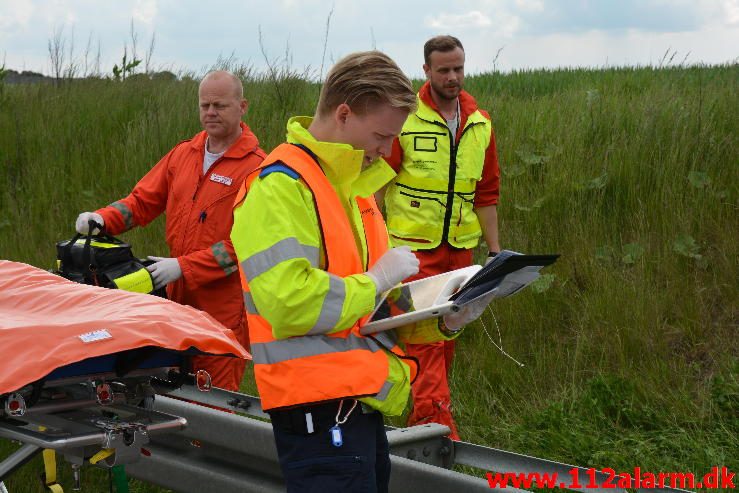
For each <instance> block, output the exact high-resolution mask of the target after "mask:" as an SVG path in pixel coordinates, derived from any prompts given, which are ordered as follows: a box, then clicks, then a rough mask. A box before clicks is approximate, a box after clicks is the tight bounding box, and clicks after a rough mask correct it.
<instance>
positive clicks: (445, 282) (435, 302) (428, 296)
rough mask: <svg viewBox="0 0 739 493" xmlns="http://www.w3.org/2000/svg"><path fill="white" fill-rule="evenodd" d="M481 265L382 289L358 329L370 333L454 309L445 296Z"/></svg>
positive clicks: (437, 315) (441, 314) (458, 286)
mask: <svg viewBox="0 0 739 493" xmlns="http://www.w3.org/2000/svg"><path fill="white" fill-rule="evenodd" d="M481 268H482V267H481V266H479V265H471V266H469V267H464V268H462V269H457V270H453V271H450V272H445V273H443V274H437V275H435V276H431V277H426V278H424V279H419V280H417V281H412V282H409V283H406V284H401V285H399V286H398V287H396V288H393V289H391V290H390V291H387V292H385V293H383V295H382V297H381V298H380V300H379V302H377V303H375V309H374V311H373V312H372V314H371V315H370V318H369V321H368V322H367V323H366V324H365V325H364V326H363V327H362V328H361V329H360V332H361V333H362V334H364V335H367V334H374V333H375V332H381V331H384V330H388V329H392V328H395V327H400V326H401V325H406V324H409V323H413V322H418V321H420V320H426V319H429V318H435V317H441V316H443V315H446V314H447V313H450V312H452V311H456V310H458V309H459V307H458V306H457V305H455V304H454V302H452V301H449V297H450V296H451V295H453V294H454V293H456V292H457V291H458V290H459V288H461V287H462V286H463V285H464V283H466V282H467V281H468V280H469V279H470V278H471V277H472V276H474V275H475V274H476V273H477V271H479V270H480V269H481Z"/></svg>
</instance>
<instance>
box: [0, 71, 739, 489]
mask: <svg viewBox="0 0 739 493" xmlns="http://www.w3.org/2000/svg"><path fill="white" fill-rule="evenodd" d="M467 88H468V89H469V90H470V92H471V93H472V94H473V95H475V96H476V97H477V98H478V101H479V102H480V104H481V106H482V107H483V108H486V109H488V110H489V112H490V113H491V116H492V118H493V123H494V126H495V129H496V136H497V144H498V149H499V154H500V161H501V168H502V171H503V176H502V180H501V183H502V189H501V202H500V205H499V217H500V231H501V238H502V243H503V246H504V247H507V248H511V249H515V250H519V251H525V252H531V253H547V252H558V253H561V254H562V257H561V259H560V260H559V261H558V262H557V264H555V265H554V266H553V267H552V268H549V269H548V270H547V272H548V274H549V275H548V276H546V279H544V280H543V282H541V283H539V284H538V285H537V286H535V288H533V289H528V290H526V291H525V292H523V293H521V294H519V295H517V296H515V297H513V298H509V299H505V300H500V301H499V302H496V303H495V304H494V305H493V309H494V312H495V317H496V319H497V324H498V326H499V329H500V334H501V339H502V342H503V345H504V348H505V349H506V351H508V352H509V353H510V354H511V355H512V356H514V357H515V358H516V359H518V360H519V361H521V362H523V363H524V364H525V366H524V367H518V366H517V365H516V364H515V363H513V362H512V361H511V360H510V359H508V358H506V357H505V356H503V355H502V354H501V353H500V352H499V351H498V350H497V349H496V348H495V347H494V346H493V344H492V343H491V342H490V340H489V339H488V335H487V334H486V333H485V330H484V329H483V327H482V326H481V324H480V323H477V324H475V325H474V326H473V327H471V328H469V329H468V330H467V332H466V333H465V334H464V335H463V336H462V337H461V339H460V340H459V344H458V352H457V359H456V362H455V365H454V367H453V376H452V392H453V396H454V401H455V405H456V414H457V416H458V423H459V427H460V432H461V435H462V438H463V439H464V440H466V441H471V442H475V443H479V444H484V445H489V446H494V447H497V448H503V449H507V450H513V451H517V452H521V453H525V454H528V455H534V456H539V457H545V458H550V459H554V460H559V461H564V462H568V463H574V464H578V465H581V466H593V467H599V468H601V467H606V466H607V467H612V468H615V469H616V470H617V471H619V470H621V471H628V470H630V469H633V467H635V466H640V467H641V468H642V469H643V470H652V471H655V472H657V471H689V472H695V473H696V474H703V473H704V472H706V471H708V470H709V469H710V467H712V466H715V465H719V466H721V465H726V466H728V467H729V468H730V469H731V470H733V471H737V470H739V440H737V436H739V351H738V348H739V333H738V330H737V319H738V318H739V311H738V308H737V307H738V306H739V305H738V303H737V301H739V300H738V296H737V279H739V272H738V271H739V269H738V263H737V258H738V253H739V252H737V231H739V227H738V226H739V224H738V221H737V217H738V216H737V205H738V202H737V183H739V176H738V175H739V172H738V171H739V167H738V166H737V165H738V164H739V153H738V152H737V135H739V125H738V122H737V116H736V109H737V108H739V65H736V64H734V65H726V66H718V67H682V68H665V69H659V70H658V69H654V68H618V69H608V70H554V71H522V72H514V73H510V74H498V73H493V74H482V75H479V76H475V77H468V79H467ZM196 90H197V85H196V83H195V82H193V81H188V80H185V81H146V80H140V79H137V80H131V81H127V82H125V83H116V82H113V81H105V80H96V81H95V80H93V81H81V82H75V83H74V84H71V85H69V84H68V85H63V86H62V87H59V88H55V87H50V86H45V85H43V86H41V85H36V86H5V87H3V90H2V91H0V258H6V259H11V260H17V261H23V262H28V263H30V264H33V265H37V266H39V267H44V268H49V267H51V266H52V265H53V262H54V255H55V254H54V242H55V241H58V240H61V239H65V238H68V237H70V236H71V235H72V233H73V223H74V219H75V218H76V215H77V214H78V213H79V212H80V211H83V210H91V209H94V208H97V207H99V206H101V205H104V204H107V203H109V202H112V201H113V200H115V199H117V198H119V197H121V196H123V195H125V194H126V193H127V192H128V191H129V190H130V189H131V187H132V186H133V185H134V184H135V182H136V181H137V179H138V178H139V177H141V176H142V175H143V174H144V173H145V172H146V171H147V170H148V169H149V168H150V167H151V166H152V165H153V164H154V163H155V162H156V161H157V160H158V159H159V158H160V157H161V156H162V155H163V154H164V153H165V152H167V151H168V150H169V149H170V148H171V147H172V146H173V145H174V144H175V143H177V142H179V141H180V140H182V139H184V138H187V137H189V136H190V135H192V134H194V133H195V132H196V131H197V130H198V128H199V127H198V121H197V113H196V110H197V108H196V105H195V97H196ZM246 92H247V96H248V98H249V99H250V100H251V106H250V110H249V113H248V114H247V118H246V119H247V121H248V123H249V124H250V126H251V127H252V128H253V129H254V131H255V133H256V134H257V135H258V136H259V137H260V139H261V141H262V144H263V147H265V148H267V149H270V148H272V147H274V146H275V145H277V144H278V143H279V142H281V141H282V139H283V138H284V124H285V121H286V119H287V117H288V116H290V115H293V114H311V113H312V110H313V107H314V105H315V101H316V98H317V94H318V88H317V86H316V85H315V84H312V83H309V82H306V81H304V80H302V79H301V78H299V77H295V76H289V77H284V76H283V77H282V79H281V80H279V81H274V80H268V79H265V78H250V79H249V80H247V82H246ZM125 238H126V239H127V240H129V241H130V242H132V243H133V245H134V247H135V252H136V253H138V254H139V255H141V256H143V255H147V254H164V253H166V246H165V244H164V241H163V220H161V219H160V220H157V221H156V222H155V223H154V224H153V225H152V226H150V227H149V228H146V229H144V230H140V231H132V232H130V233H128V234H126V235H125ZM480 253H482V252H480ZM483 323H484V324H485V326H486V330H487V332H488V333H489V334H490V336H492V337H493V339H494V340H495V341H496V342H497V341H498V331H497V329H496V324H495V323H494V321H493V319H492V317H491V316H490V314H488V315H486V316H485V317H484V319H483ZM250 378H251V377H250V376H248V377H247V380H248V379H250ZM245 388H246V389H248V390H251V391H253V384H252V383H251V382H249V381H247V382H245ZM394 424H396V425H400V424H402V421H401V420H394ZM0 448H1V449H2V450H6V451H7V452H9V451H10V450H11V449H12V446H11V445H8V444H7V443H5V444H0ZM4 455H6V453H0V456H4ZM40 470H41V466H40V463H39V462H38V461H35V462H32V463H31V464H29V465H26V466H24V468H22V470H21V471H19V472H18V473H17V474H16V478H13V479H12V480H11V481H9V484H8V486H9V488H11V491H41V490H40V489H32V488H31V487H30V486H28V487H26V486H24V485H25V484H30V483H32V482H33V479H32V478H34V477H35V476H36V475H37V473H38V472H40ZM86 477H87V478H89V480H90V481H92V484H104V483H103V482H102V481H103V480H104V479H105V476H104V474H103V473H101V472H99V471H91V472H87V474H86ZM67 481H68V480H67ZM66 484H67V485H69V482H67V483H66ZM13 488H14V489H13ZM92 488H93V490H94V487H92ZM133 490H134V491H141V492H144V491H161V490H159V489H157V488H154V487H149V486H145V485H140V484H138V483H137V484H136V485H135V486H134V487H133Z"/></svg>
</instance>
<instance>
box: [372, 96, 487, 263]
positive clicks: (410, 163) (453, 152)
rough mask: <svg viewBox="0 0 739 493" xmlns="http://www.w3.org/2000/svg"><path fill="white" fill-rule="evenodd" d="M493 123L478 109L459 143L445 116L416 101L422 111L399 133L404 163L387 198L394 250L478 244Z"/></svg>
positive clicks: (387, 211) (466, 124) (411, 116)
mask: <svg viewBox="0 0 739 493" xmlns="http://www.w3.org/2000/svg"><path fill="white" fill-rule="evenodd" d="M491 128H492V123H491V122H490V120H489V119H488V118H487V117H485V116H484V115H483V114H482V113H481V112H480V111H479V110H475V112H473V113H472V114H470V115H469V117H468V118H467V122H466V123H465V126H464V128H463V129H462V132H461V134H460V137H459V140H458V142H457V143H456V144H455V143H454V136H453V135H452V133H451V131H450V130H449V128H448V127H447V124H446V122H445V121H444V120H443V119H442V117H441V115H439V113H438V112H436V111H435V110H434V109H433V108H431V107H430V106H429V105H428V104H426V103H425V102H424V101H423V100H422V99H421V98H420V97H419V98H418V110H417V111H416V112H415V113H414V114H412V115H410V116H409V117H408V120H406V122H405V125H404V126H403V130H402V132H401V134H400V137H399V140H400V146H401V147H402V148H403V162H402V165H401V169H400V171H399V172H398V176H397V177H396V179H395V181H393V182H392V183H391V184H390V186H389V187H388V189H387V192H386V194H385V212H386V216H387V227H388V232H389V233H390V237H391V241H392V242H393V245H394V246H399V245H409V246H410V247H411V248H413V249H414V250H428V249H432V248H436V247H437V246H439V245H440V244H441V243H443V242H448V243H449V244H451V245H452V246H455V247H457V248H474V247H475V246H477V243H478V241H479V238H480V236H482V229H481V228H480V222H479V220H478V219H477V214H475V212H474V210H473V208H474V201H475V189H476V187H477V182H478V181H479V180H480V179H481V178H482V170H483V165H484V163H485V152H486V150H487V148H488V145H489V144H490V135H491Z"/></svg>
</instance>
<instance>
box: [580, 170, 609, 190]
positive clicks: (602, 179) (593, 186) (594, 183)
mask: <svg viewBox="0 0 739 493" xmlns="http://www.w3.org/2000/svg"><path fill="white" fill-rule="evenodd" d="M607 184H608V173H603V174H602V175H600V176H599V177H597V178H593V179H592V180H590V181H589V182H587V184H585V188H586V189H588V190H601V189H602V188H604V187H605V186H606V185H607Z"/></svg>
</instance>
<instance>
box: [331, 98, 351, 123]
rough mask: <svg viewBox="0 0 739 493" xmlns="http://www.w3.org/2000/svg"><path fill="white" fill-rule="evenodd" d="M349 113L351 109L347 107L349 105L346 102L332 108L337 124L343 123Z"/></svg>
mask: <svg viewBox="0 0 739 493" xmlns="http://www.w3.org/2000/svg"><path fill="white" fill-rule="evenodd" d="M351 114H352V109H351V108H350V107H349V105H348V104H346V103H341V104H340V105H339V106H337V107H336V109H335V110H334V119H335V120H336V123H337V124H339V125H344V124H345V123H346V120H347V119H348V118H349V116H350V115H351Z"/></svg>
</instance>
